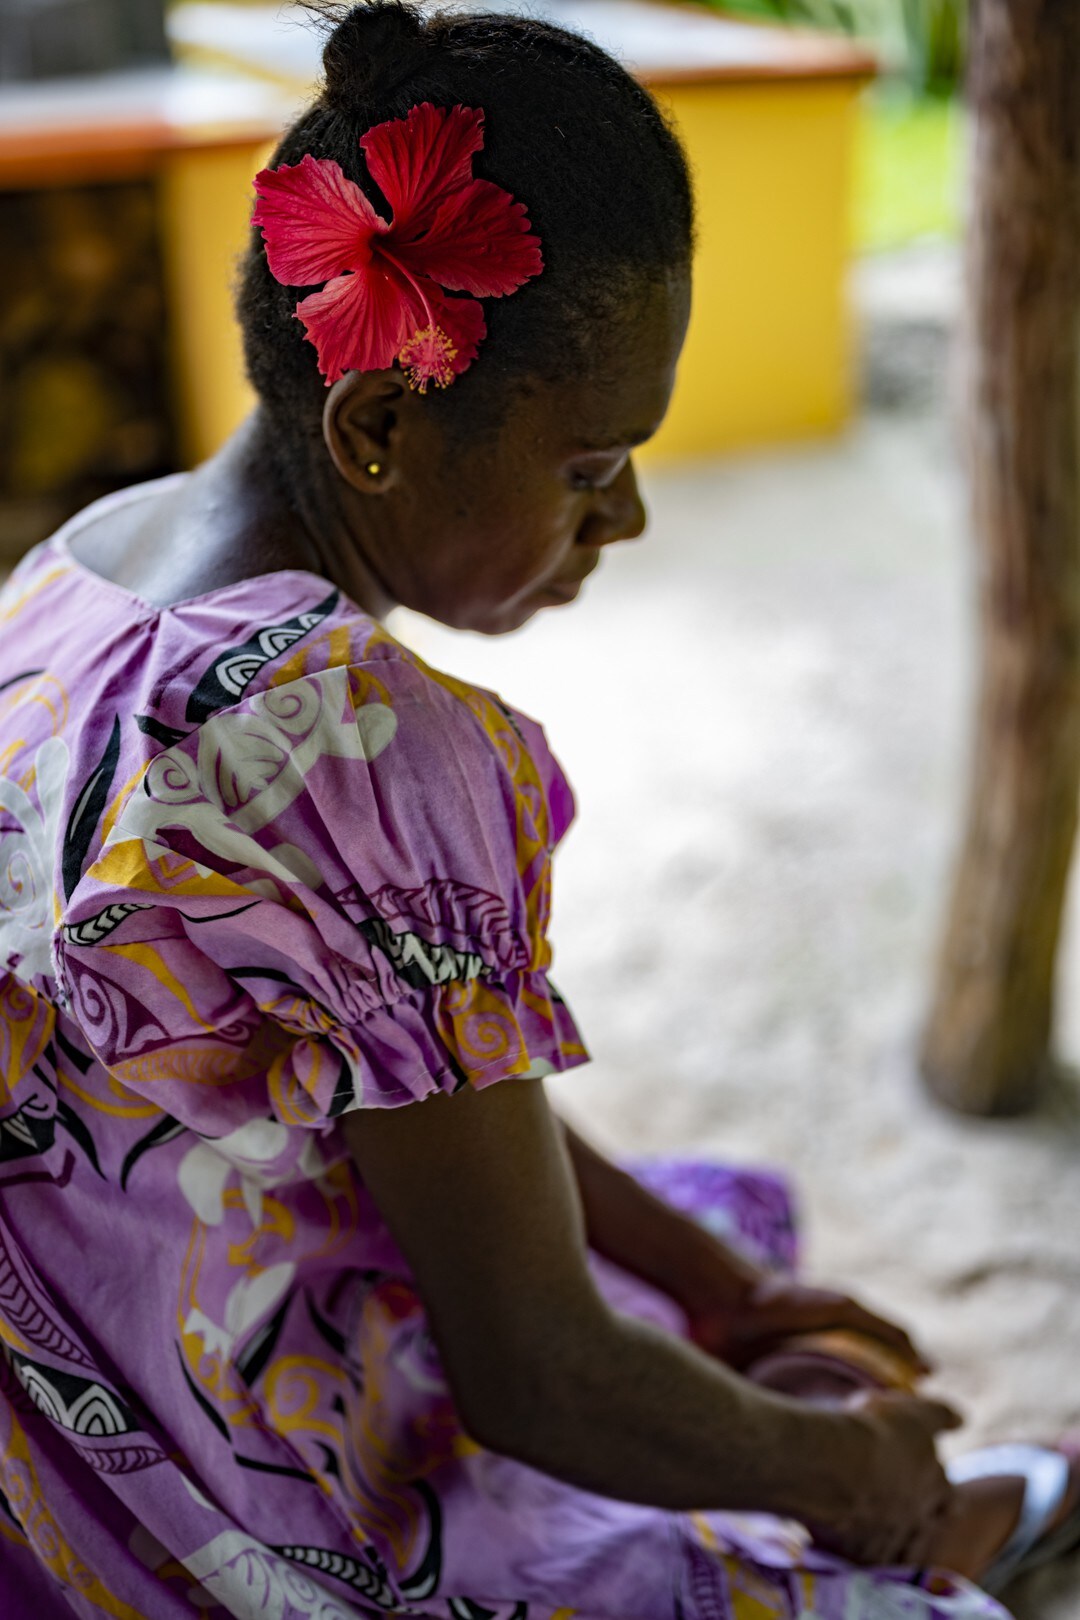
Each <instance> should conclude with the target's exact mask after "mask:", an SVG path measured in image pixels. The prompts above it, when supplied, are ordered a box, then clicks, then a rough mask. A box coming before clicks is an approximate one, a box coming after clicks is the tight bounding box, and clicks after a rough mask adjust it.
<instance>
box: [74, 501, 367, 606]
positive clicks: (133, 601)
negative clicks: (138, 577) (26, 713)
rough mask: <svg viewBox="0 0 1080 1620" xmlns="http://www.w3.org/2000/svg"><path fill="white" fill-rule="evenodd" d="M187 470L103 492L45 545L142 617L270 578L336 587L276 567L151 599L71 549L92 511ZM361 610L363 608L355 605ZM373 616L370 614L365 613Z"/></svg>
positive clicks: (319, 577)
mask: <svg viewBox="0 0 1080 1620" xmlns="http://www.w3.org/2000/svg"><path fill="white" fill-rule="evenodd" d="M187 476H188V475H187V473H185V472H177V473H166V475H165V476H164V477H163V478H152V479H149V480H148V481H147V482H145V483H142V484H132V485H129V486H128V488H127V489H118V490H114V491H113V492H112V493H111V494H109V495H104V496H102V497H101V499H100V500H97V501H93V502H92V503H91V504H90V505H89V506H84V507H83V509H82V511H80V512H76V513H75V514H74V516H72V517H70V518H68V520H67V522H66V523H63V524H62V525H61V526H60V528H59V529H57V531H56V533H55V534H54V535H53V536H52V537H51V539H49V540H47V541H46V542H45V545H46V546H47V547H49V548H51V549H52V550H53V551H55V552H57V553H58V554H59V556H60V557H61V559H62V560H63V562H64V563H65V564H66V566H67V567H68V568H69V569H71V570H72V571H73V572H74V573H76V574H78V575H79V576H80V577H81V578H82V579H84V580H87V581H88V582H90V583H91V584H92V585H95V586H97V587H98V588H99V589H102V590H105V591H109V592H111V593H112V594H113V595H114V596H119V597H122V598H123V600H124V601H126V602H127V603H128V604H129V605H130V606H131V607H133V608H135V609H138V610H139V616H140V617H141V618H145V617H149V618H161V617H163V616H164V615H165V614H167V613H179V612H181V611H182V610H183V609H184V608H189V607H197V606H199V605H201V604H203V603H207V602H212V601H214V600H215V599H216V598H218V597H223V596H228V595H229V594H230V593H232V592H234V591H240V590H246V589H248V588H249V587H251V586H255V587H258V586H259V585H262V584H265V583H266V582H268V581H270V580H279V579H280V580H286V579H294V580H300V581H303V582H304V583H305V584H307V585H310V586H311V587H312V588H313V589H315V590H321V591H323V592H325V591H328V590H334V589H336V587H335V585H334V583H333V581H332V580H330V579H327V578H326V577H325V575H323V574H316V573H314V572H313V571H312V570H311V569H307V568H274V569H271V570H270V572H269V573H265V574H248V575H246V576H245V577H244V578H243V579H236V580H233V581H232V583H231V584H228V585H215V586H214V587H213V588H212V589H211V590H208V591H199V592H197V593H196V594H195V595H193V596H182V597H178V598H177V600H176V601H175V602H164V603H162V602H150V601H148V600H147V598H146V597H144V596H140V595H139V593H138V592H137V591H132V590H129V589H128V587H127V586H126V585H120V584H118V583H117V582H116V580H112V579H109V578H108V576H107V575H105V574H99V573H98V572H97V571H96V569H93V568H91V567H90V566H89V564H88V563H84V562H83V561H82V559H81V558H79V557H77V556H76V555H75V553H74V552H73V551H72V549H71V541H72V539H73V537H74V536H75V535H77V534H78V533H79V531H80V529H82V528H84V527H85V526H86V520H87V518H88V516H89V514H91V513H93V514H94V516H95V518H96V517H102V516H104V515H106V514H107V513H108V512H111V511H114V510H116V509H118V508H122V507H125V506H132V505H134V504H135V502H136V501H139V500H146V499H147V498H148V497H149V496H150V495H151V494H164V493H166V492H167V491H168V490H169V489H171V488H173V487H175V486H177V485H179V484H180V483H181V482H182V481H183V479H185V478H186V477H187ZM340 595H341V597H342V599H343V600H348V598H346V596H345V592H344V591H342V592H340ZM356 611H357V612H360V611H361V610H360V608H359V607H357V608H356ZM365 617H370V615H365Z"/></svg>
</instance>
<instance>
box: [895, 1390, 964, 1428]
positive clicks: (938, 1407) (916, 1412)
mask: <svg viewBox="0 0 1080 1620" xmlns="http://www.w3.org/2000/svg"><path fill="white" fill-rule="evenodd" d="M901 1399H903V1400H904V1401H905V1402H906V1404H907V1406H908V1409H909V1411H910V1413H911V1416H912V1417H913V1418H916V1419H917V1420H918V1421H919V1422H920V1423H921V1424H922V1426H923V1428H924V1429H925V1430H926V1432H927V1434H944V1433H945V1432H946V1431H947V1430H949V1429H962V1428H963V1426H964V1419H963V1415H962V1414H961V1413H960V1412H958V1411H957V1410H956V1407H955V1406H953V1405H951V1404H950V1403H949V1402H948V1401H935V1400H927V1399H926V1397H925V1396H923V1395H907V1396H902V1397H901Z"/></svg>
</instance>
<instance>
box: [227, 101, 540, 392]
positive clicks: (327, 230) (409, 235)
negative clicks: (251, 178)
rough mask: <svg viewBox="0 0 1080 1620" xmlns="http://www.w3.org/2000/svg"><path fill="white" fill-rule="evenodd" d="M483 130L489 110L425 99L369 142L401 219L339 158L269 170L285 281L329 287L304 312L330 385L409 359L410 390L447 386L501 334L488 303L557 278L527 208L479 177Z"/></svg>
mask: <svg viewBox="0 0 1080 1620" xmlns="http://www.w3.org/2000/svg"><path fill="white" fill-rule="evenodd" d="M483 124H484V115H483V113H482V112H481V111H480V110H479V108H475V107H433V106H432V105H431V103H430V102H424V104H423V105H422V106H419V107H413V108H412V110H411V112H409V114H408V115H407V117H405V118H395V119H392V120H391V121H390V122H389V123H386V124H377V125H376V126H375V127H374V128H373V129H369V130H368V132H367V134H366V135H364V136H362V137H361V139H360V146H361V149H362V150H363V153H364V156H365V157H366V159H367V165H368V172H369V173H370V175H371V178H372V179H373V180H374V181H375V183H376V184H377V185H378V187H379V189H380V190H381V191H382V194H383V196H384V197H385V198H386V200H387V202H388V203H389V204H390V207H391V209H392V210H393V219H392V220H391V221H389V222H388V221H386V220H385V219H383V218H382V216H381V215H380V214H377V213H376V212H375V209H374V208H373V207H372V206H371V204H370V203H369V202H368V200H367V198H366V197H365V196H364V193H363V192H362V191H361V190H360V187H359V186H358V185H356V184H355V183H354V182H353V181H352V180H349V179H348V178H347V177H346V176H345V174H344V173H343V172H342V170H341V167H340V165H339V164H337V163H334V162H333V161H332V160H331V159H329V158H314V157H312V156H311V155H310V153H309V154H307V155H306V156H305V157H303V158H302V159H301V160H300V162H299V163H297V164H295V165H288V164H286V165H284V166H283V167H282V168H280V169H263V171H262V173H261V174H258V175H256V177H255V190H256V191H257V193H258V196H259V202H258V204H257V206H256V208H255V213H254V215H253V219H254V223H255V224H256V225H258V226H259V227H260V229H261V230H262V233H263V240H264V241H265V243H266V257H267V260H268V262H269V265H270V270H271V273H272V274H273V275H274V277H275V278H276V279H277V280H278V281H280V282H281V283H282V284H283V285H284V286H287V287H310V286H312V285H314V283H315V282H320V281H321V282H325V283H326V285H325V286H324V287H323V289H322V291H321V292H315V293H311V294H309V296H308V297H307V298H304V299H301V301H300V303H299V304H297V306H296V313H297V316H298V317H299V319H300V320H301V321H302V322H303V325H304V329H305V331H306V332H307V336H308V340H309V341H310V342H311V343H313V344H314V345H315V349H316V352H317V354H318V356H319V370H320V371H321V372H322V374H323V376H324V377H325V378H326V384H327V387H329V386H330V384H331V383H333V382H336V381H337V379H338V378H339V377H342V376H344V374H345V373H346V372H347V371H381V370H383V369H384V368H385V367H387V366H391V365H393V363H394V361H395V360H397V361H398V362H399V363H400V365H401V366H402V367H403V369H404V371H405V375H406V377H407V378H408V381H409V385H410V387H413V388H417V389H419V391H420V392H421V393H424V392H426V390H427V387H428V384H429V383H432V382H433V383H435V384H436V385H437V386H438V387H440V388H445V387H446V386H447V384H448V383H450V382H452V381H453V379H454V377H456V376H458V375H459V374H460V373H461V372H463V371H464V370H465V369H466V367H467V366H469V365H471V363H472V361H473V360H475V358H476V353H477V348H478V346H479V344H480V341H481V339H482V338H483V337H484V334H485V332H486V331H487V327H486V326H485V324H484V312H483V309H482V307H481V305H480V304H479V303H477V299H478V298H502V297H505V295H506V294H507V293H512V292H516V291H517V289H518V288H519V287H520V286H522V284H523V283H524V282H526V281H528V280H529V278H530V277H531V276H536V275H539V274H540V271H541V270H542V269H543V259H542V258H541V256H540V239H539V237H537V236H533V235H532V234H531V233H530V229H529V221H528V218H527V217H526V214H525V207H524V204H522V203H519V202H515V201H514V199H513V198H512V197H511V195H510V193H509V192H508V191H504V190H503V189H502V187H501V186H496V185H493V184H492V183H491V182H490V181H489V180H477V179H474V177H473V173H472V160H473V155H474V153H476V152H479V151H480V149H481V147H482V146H483V144H484V136H483ZM448 293H458V294H467V295H471V296H465V297H449V296H448Z"/></svg>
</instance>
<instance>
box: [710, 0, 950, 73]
mask: <svg viewBox="0 0 1080 1620" xmlns="http://www.w3.org/2000/svg"><path fill="white" fill-rule="evenodd" d="M706 3H707V4H714V5H715V6H716V8H717V9H718V10H720V11H726V12H729V13H731V14H732V15H733V16H743V17H758V18H763V19H768V20H771V21H774V22H789V23H797V24H801V25H802V26H804V27H817V28H831V29H833V30H836V31H838V32H841V33H845V34H852V35H855V36H857V37H858V38H859V39H864V40H866V41H867V43H868V44H870V45H871V46H873V47H874V49H875V50H876V51H877V52H878V53H879V54H880V56H881V58H882V60H883V63H884V65H885V67H886V69H887V70H890V71H893V72H895V73H897V74H899V75H901V76H902V77H903V78H904V79H906V81H907V83H908V85H909V87H910V88H911V89H912V90H914V91H915V92H916V93H918V94H935V95H940V94H941V93H942V92H944V91H948V90H951V89H953V88H954V87H955V86H956V84H957V82H958V80H959V78H960V74H961V71H962V66H963V52H964V35H965V23H966V14H967V0H706Z"/></svg>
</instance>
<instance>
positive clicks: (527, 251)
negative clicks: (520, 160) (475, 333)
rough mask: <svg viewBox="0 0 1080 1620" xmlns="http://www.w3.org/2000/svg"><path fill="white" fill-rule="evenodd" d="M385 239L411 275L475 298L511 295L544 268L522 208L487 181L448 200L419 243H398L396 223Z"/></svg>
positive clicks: (472, 183) (471, 185)
mask: <svg viewBox="0 0 1080 1620" xmlns="http://www.w3.org/2000/svg"><path fill="white" fill-rule="evenodd" d="M387 240H388V243H392V244H393V252H394V257H395V258H396V259H397V260H398V261H399V263H400V264H401V265H402V266H403V267H404V268H406V269H407V270H409V271H410V272H411V273H412V274H413V275H417V276H430V277H431V278H432V279H433V280H434V281H437V282H438V283H439V285H440V286H442V287H449V288H451V290H452V291H454V292H469V293H472V294H473V295H474V297H477V298H502V297H504V296H505V295H506V294H507V293H512V292H516V291H517V289H518V288H519V287H520V286H521V285H522V284H523V282H526V281H528V280H529V278H530V276H538V275H539V274H540V272H541V270H542V269H543V268H544V260H543V257H542V255H541V253H540V238H539V237H538V236H534V235H532V234H531V232H530V229H529V219H528V215H527V214H526V212H525V205H524V203H519V202H515V201H514V199H513V198H512V197H511V195H510V193H509V192H508V191H504V190H503V188H502V187H501V186H496V185H492V183H491V181H490V180H470V182H469V184H468V185H467V186H462V187H461V188H460V189H459V190H458V191H455V192H454V194H453V196H452V197H448V198H447V199H446V200H445V202H443V203H442V205H441V207H440V208H439V209H438V210H437V212H436V213H435V216H434V218H433V219H432V222H431V225H430V228H429V229H428V231H427V234H426V235H425V236H423V237H422V238H421V239H420V240H419V241H415V242H402V241H400V240H399V238H398V233H397V221H396V220H395V222H394V225H393V227H392V228H391V231H390V234H389V236H388V238H387Z"/></svg>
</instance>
